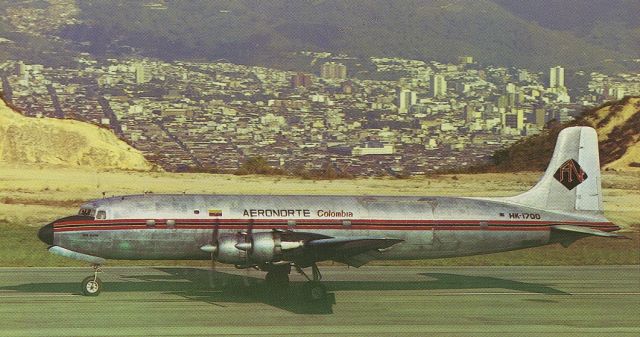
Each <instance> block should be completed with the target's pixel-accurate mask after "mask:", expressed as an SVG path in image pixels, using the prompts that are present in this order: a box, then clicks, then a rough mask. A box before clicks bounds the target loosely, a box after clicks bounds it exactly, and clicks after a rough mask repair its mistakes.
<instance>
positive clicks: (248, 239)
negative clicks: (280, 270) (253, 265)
mask: <svg viewBox="0 0 640 337" xmlns="http://www.w3.org/2000/svg"><path fill="white" fill-rule="evenodd" d="M252 238H253V219H249V224H248V225H247V232H246V233H245V235H244V244H245V245H246V246H248V247H252V246H253V244H252V242H251V241H252ZM250 249H251V248H249V249H248V250H245V252H246V253H245V261H246V262H245V265H247V266H248V265H249V256H250V255H251V251H250ZM243 282H244V285H245V286H246V287H248V286H250V285H251V282H250V277H249V268H245V269H244V280H243Z"/></svg>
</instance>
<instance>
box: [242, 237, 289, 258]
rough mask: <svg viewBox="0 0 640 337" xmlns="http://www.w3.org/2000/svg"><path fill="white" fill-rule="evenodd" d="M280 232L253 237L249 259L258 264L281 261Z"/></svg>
mask: <svg viewBox="0 0 640 337" xmlns="http://www.w3.org/2000/svg"><path fill="white" fill-rule="evenodd" d="M281 242H282V237H281V235H280V232H263V233H255V234H253V235H252V237H251V247H249V250H248V253H249V259H251V261H253V262H256V263H262V262H270V261H275V260H280V257H281V255H282V247H281Z"/></svg>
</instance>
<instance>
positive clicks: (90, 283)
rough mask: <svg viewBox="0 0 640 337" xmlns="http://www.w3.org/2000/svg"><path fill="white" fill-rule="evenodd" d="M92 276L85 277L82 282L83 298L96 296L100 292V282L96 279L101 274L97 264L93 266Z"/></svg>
mask: <svg viewBox="0 0 640 337" xmlns="http://www.w3.org/2000/svg"><path fill="white" fill-rule="evenodd" d="M92 267H93V276H87V277H86V278H85V279H84V280H82V295H84V296H98V294H100V291H102V280H100V279H99V278H98V273H101V272H102V269H101V268H100V265H99V264H94V265H93V266H92Z"/></svg>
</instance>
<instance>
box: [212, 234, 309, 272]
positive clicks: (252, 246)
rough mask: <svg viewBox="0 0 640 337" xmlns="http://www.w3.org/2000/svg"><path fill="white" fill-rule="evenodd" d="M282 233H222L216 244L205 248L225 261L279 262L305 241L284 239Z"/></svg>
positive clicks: (234, 262) (219, 259)
mask: <svg viewBox="0 0 640 337" xmlns="http://www.w3.org/2000/svg"><path fill="white" fill-rule="evenodd" d="M282 235H283V233H282V232H277V231H272V232H260V233H253V234H247V233H236V234H231V235H222V236H221V237H220V238H219V239H218V242H217V244H216V245H215V246H209V247H204V248H203V249H204V250H206V251H209V250H211V251H213V252H214V258H215V259H216V260H217V261H220V262H223V263H230V264H235V265H252V264H261V263H266V262H277V261H281V260H282V259H283V257H285V255H286V253H288V252H291V251H293V250H294V249H296V248H299V247H302V246H303V245H304V242H303V241H291V240H287V241H283V238H282ZM210 247H214V248H210Z"/></svg>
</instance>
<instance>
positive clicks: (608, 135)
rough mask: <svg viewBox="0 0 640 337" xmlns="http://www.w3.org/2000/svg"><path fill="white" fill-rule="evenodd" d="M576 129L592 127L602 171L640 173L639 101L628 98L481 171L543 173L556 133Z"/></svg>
mask: <svg viewBox="0 0 640 337" xmlns="http://www.w3.org/2000/svg"><path fill="white" fill-rule="evenodd" d="M576 125H586V126H591V127H593V128H595V129H596V131H597V132H598V142H599V148H600V165H601V166H603V167H604V168H605V169H610V170H616V171H639V172H640V132H639V131H638V130H640V97H630V96H628V97H625V98H624V99H622V100H620V101H614V102H609V103H606V104H604V105H602V106H600V107H597V108H594V109H591V110H588V111H585V112H584V114H583V116H582V117H581V118H579V119H577V120H574V121H571V122H569V123H566V124H563V125H559V126H556V127H553V128H551V129H550V130H547V131H545V132H543V133H541V134H539V135H535V136H531V137H527V138H524V139H522V140H520V141H518V142H517V143H515V144H513V145H512V146H511V147H509V148H507V149H504V150H499V151H497V152H496V153H495V155H494V162H495V163H494V166H490V167H484V168H482V169H481V170H497V171H531V170H539V171H542V170H544V169H545V168H546V166H547V163H548V162H549V159H550V158H551V155H552V154H553V149H554V146H555V142H556V139H557V138H558V133H560V131H561V130H562V129H564V128H566V127H569V126H576Z"/></svg>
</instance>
